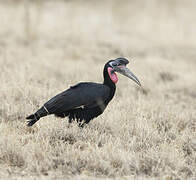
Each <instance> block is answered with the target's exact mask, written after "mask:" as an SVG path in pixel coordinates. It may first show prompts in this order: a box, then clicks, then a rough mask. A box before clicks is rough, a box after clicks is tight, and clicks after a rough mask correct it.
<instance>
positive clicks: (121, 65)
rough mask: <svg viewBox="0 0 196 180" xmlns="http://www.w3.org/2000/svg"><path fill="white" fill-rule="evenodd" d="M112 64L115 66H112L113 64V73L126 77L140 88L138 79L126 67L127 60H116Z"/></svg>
mask: <svg viewBox="0 0 196 180" xmlns="http://www.w3.org/2000/svg"><path fill="white" fill-rule="evenodd" d="M114 62H115V63H114V64H116V66H114V64H113V69H114V71H116V72H119V73H120V74H122V75H124V76H127V77H128V78H130V79H132V80H133V81H134V82H136V83H137V84H138V85H139V86H141V83H140V81H139V79H138V78H137V77H136V76H135V75H134V74H133V73H132V72H131V71H130V70H129V69H128V68H127V67H126V65H127V64H128V63H129V61H128V60H127V59H125V58H117V59H116V60H115V61H114Z"/></svg>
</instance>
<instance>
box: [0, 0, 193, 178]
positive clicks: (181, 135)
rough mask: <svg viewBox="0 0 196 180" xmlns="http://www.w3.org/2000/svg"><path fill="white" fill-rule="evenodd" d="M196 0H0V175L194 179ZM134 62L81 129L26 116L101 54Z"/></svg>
mask: <svg viewBox="0 0 196 180" xmlns="http://www.w3.org/2000/svg"><path fill="white" fill-rule="evenodd" d="M195 6H196V3H195V1H194V0H192V1H191V0H189V1H185V0H182V1H177V0H173V1H169V0H166V1H155V0H151V1H142V0H140V1H136V0H135V1H134V0H132V1H117V0H115V1H109V0H108V1H102V2H98V1H60V0H59V1H55V2H54V1H41V0H40V1H32V2H30V1H21V0H20V1H19V0H18V1H14V3H13V1H11V0H9V1H0V17H1V26H0V66H1V73H0V81H1V88H0V101H1V107H0V137H1V138H0V179H1V178H2V179H43V180H44V179H65V178H66V179H85V180H86V179H92V178H95V179H101V178H105V179H106V178H108V179H109V178H117V179H121V178H124V179H148V178H150V179H167V180H170V179H195V178H196V91H195V90H196V80H195V77H196V71H195V69H196V51H195V47H196V38H195V27H196V15H195ZM119 56H125V57H127V58H129V59H133V60H134V61H131V62H130V64H129V67H130V69H131V70H132V71H133V72H135V74H136V75H137V76H138V77H139V79H140V81H141V83H142V85H143V88H142V89H139V88H138V87H136V85H135V84H134V83H133V82H131V81H130V80H128V79H127V78H124V77H120V75H119V83H118V85H117V86H118V87H117V93H116V95H115V98H114V99H113V101H112V102H111V103H110V104H109V106H108V108H107V109H106V111H105V112H104V114H103V115H102V116H100V117H98V118H96V119H94V120H93V121H92V122H91V123H90V124H89V125H88V126H86V127H84V128H83V129H80V128H78V127H77V125H76V124H73V125H71V126H70V127H68V122H67V119H57V118H55V117H53V116H49V117H46V118H43V119H42V120H40V121H39V122H38V123H37V124H36V125H35V126H34V127H32V128H28V127H26V125H25V116H26V115H28V114H29V113H32V112H33V111H34V110H36V109H37V108H38V107H39V106H41V105H42V104H43V103H44V102H45V101H46V100H47V99H49V98H50V97H52V96H54V95H55V94H57V93H58V92H61V91H63V90H64V89H66V88H68V87H69V86H70V85H73V84H75V83H77V82H78V81H97V82H100V81H102V69H103V65H104V64H105V62H106V61H107V60H109V59H112V58H116V57H119Z"/></svg>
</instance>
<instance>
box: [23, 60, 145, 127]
mask: <svg viewBox="0 0 196 180" xmlns="http://www.w3.org/2000/svg"><path fill="white" fill-rule="evenodd" d="M128 63H129V61H128V60H127V59H125V58H117V59H115V60H110V61H109V62H107V63H106V64H105V66H104V70H103V76H104V82H103V83H102V84H101V83H94V82H81V83H78V84H76V85H74V86H71V87H70V88H69V89H67V90H66V91H64V92H62V93H60V94H58V95H56V96H55V97H53V98H52V99H50V100H49V101H48V102H46V103H45V104H44V105H43V106H42V107H41V108H40V109H38V111H37V112H35V113H34V114H32V115H30V116H28V117H27V118H26V119H28V121H27V122H28V124H27V125H28V126H32V125H33V124H35V123H36V122H37V121H38V120H39V119H40V118H42V117H44V116H47V115H50V114H54V115H55V116H57V117H61V118H64V117H66V116H67V117H68V118H69V122H70V123H71V122H72V121H73V120H77V122H78V124H79V126H83V125H84V124H87V123H89V122H90V120H92V119H93V118H95V117H97V116H99V115H100V114H102V113H103V111H104V110H105V108H106V107H107V105H108V103H109V102H110V101H111V99H112V98H113V96H114V93H115V91H116V85H115V84H116V83H117V81H118V77H117V75H116V73H115V72H118V73H121V74H123V75H125V76H127V77H128V78H130V79H132V80H133V81H135V82H136V83H137V84H138V85H139V86H141V84H140V82H139V80H138V78H137V77H136V76H135V75H134V74H133V73H132V72H131V71H130V70H129V69H128V68H127V67H126V65H127V64H128Z"/></svg>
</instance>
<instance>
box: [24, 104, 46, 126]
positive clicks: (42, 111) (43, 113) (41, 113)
mask: <svg viewBox="0 0 196 180" xmlns="http://www.w3.org/2000/svg"><path fill="white" fill-rule="evenodd" d="M48 114H49V112H48V111H47V109H46V108H45V106H43V107H41V108H40V109H39V110H38V111H37V112H36V113H34V114H31V115H30V116H27V117H26V119H27V126H33V124H35V123H36V122H37V121H38V120H39V119H40V118H41V117H44V116H47V115H48Z"/></svg>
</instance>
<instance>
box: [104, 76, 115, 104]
mask: <svg viewBox="0 0 196 180" xmlns="http://www.w3.org/2000/svg"><path fill="white" fill-rule="evenodd" d="M103 84H104V85H106V86H108V87H109V88H110V97H109V101H110V100H111V99H112V98H113V96H114V94H115V91H116V85H115V83H113V82H112V80H111V79H110V77H109V76H106V77H104V82H103Z"/></svg>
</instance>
